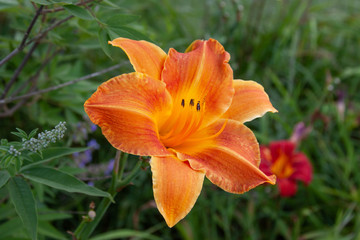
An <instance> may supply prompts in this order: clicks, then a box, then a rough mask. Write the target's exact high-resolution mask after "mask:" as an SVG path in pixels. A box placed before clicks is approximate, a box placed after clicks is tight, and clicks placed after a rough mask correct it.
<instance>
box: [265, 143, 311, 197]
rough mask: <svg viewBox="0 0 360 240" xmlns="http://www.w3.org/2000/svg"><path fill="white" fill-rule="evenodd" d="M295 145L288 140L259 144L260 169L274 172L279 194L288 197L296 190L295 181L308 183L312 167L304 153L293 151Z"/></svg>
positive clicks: (268, 172)
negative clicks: (267, 144)
mask: <svg viewBox="0 0 360 240" xmlns="http://www.w3.org/2000/svg"><path fill="white" fill-rule="evenodd" d="M295 147H296V145H295V144H294V143H293V142H291V141H288V140H283V141H276V142H272V143H270V145H269V146H268V147H267V146H261V147H260V152H261V164H260V169H261V170H262V171H263V172H264V173H265V174H267V175H271V174H275V175H276V177H277V184H278V187H279V190H280V195H281V196H283V197H290V196H293V195H295V193H296V191H297V185H296V181H297V180H300V181H303V182H304V183H305V184H306V185H308V184H309V183H310V182H311V180H312V167H311V163H310V161H309V159H308V158H307V157H306V155H305V154H303V153H301V152H296V151H295Z"/></svg>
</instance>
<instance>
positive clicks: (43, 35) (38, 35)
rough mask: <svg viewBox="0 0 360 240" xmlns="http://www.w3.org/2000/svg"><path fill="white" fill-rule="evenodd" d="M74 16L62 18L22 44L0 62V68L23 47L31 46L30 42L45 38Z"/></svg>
mask: <svg viewBox="0 0 360 240" xmlns="http://www.w3.org/2000/svg"><path fill="white" fill-rule="evenodd" d="M73 17H74V16H72V15H71V16H68V17H66V18H64V19H63V20H60V21H57V22H56V23H54V24H53V25H51V26H50V27H48V28H47V29H45V30H44V31H42V32H40V33H39V34H37V35H36V36H35V37H34V38H32V39H30V40H29V41H27V42H26V43H24V46H22V47H21V48H20V47H17V48H15V49H14V50H13V51H12V52H11V53H10V54H9V55H7V56H6V57H5V58H4V59H3V60H1V61H0V66H1V65H3V64H4V63H6V62H7V61H9V60H10V59H11V58H13V57H14V56H15V55H16V54H18V53H19V52H20V51H21V50H22V49H23V48H24V47H26V46H28V45H29V44H31V43H32V42H35V41H38V40H40V39H41V38H43V37H45V36H46V34H47V33H48V32H49V31H51V30H53V29H54V28H56V27H57V26H59V25H60V24H62V23H64V22H66V21H68V20H69V19H71V18H73Z"/></svg>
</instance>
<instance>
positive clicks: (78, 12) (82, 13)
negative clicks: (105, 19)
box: [63, 4, 94, 20]
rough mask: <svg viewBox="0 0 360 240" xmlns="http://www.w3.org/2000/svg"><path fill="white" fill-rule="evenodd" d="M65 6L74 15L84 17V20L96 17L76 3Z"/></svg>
mask: <svg viewBox="0 0 360 240" xmlns="http://www.w3.org/2000/svg"><path fill="white" fill-rule="evenodd" d="M63 8H65V9H66V10H67V11H69V12H70V13H71V14H72V15H74V16H75V17H78V18H81V19H84V20H92V19H94V18H93V16H91V14H90V13H89V12H88V11H87V10H85V9H84V8H81V7H78V6H75V5H71V4H69V5H64V6H63Z"/></svg>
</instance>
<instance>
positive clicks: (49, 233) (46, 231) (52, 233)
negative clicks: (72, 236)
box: [39, 221, 67, 240]
mask: <svg viewBox="0 0 360 240" xmlns="http://www.w3.org/2000/svg"><path fill="white" fill-rule="evenodd" d="M39 233H40V234H41V235H44V236H46V237H49V239H59V240H61V239H64V240H66V239H67V238H66V237H65V236H64V235H63V234H62V233H61V232H60V231H59V230H57V229H56V228H55V227H54V226H53V225H51V224H50V223H48V222H42V221H39Z"/></svg>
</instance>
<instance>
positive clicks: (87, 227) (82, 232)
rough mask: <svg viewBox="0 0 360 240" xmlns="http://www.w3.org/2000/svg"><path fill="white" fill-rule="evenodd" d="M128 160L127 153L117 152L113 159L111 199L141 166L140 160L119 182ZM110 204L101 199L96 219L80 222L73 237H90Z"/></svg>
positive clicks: (82, 238) (80, 238) (107, 200)
mask: <svg viewBox="0 0 360 240" xmlns="http://www.w3.org/2000/svg"><path fill="white" fill-rule="evenodd" d="M127 158H128V154H127V153H122V152H120V151H118V152H117V153H116V157H115V163H114V170H113V174H112V179H111V185H110V189H109V190H108V192H109V193H110V194H111V196H112V197H113V198H115V196H116V194H117V193H118V192H117V189H118V188H120V187H123V186H125V185H127V184H128V183H129V182H130V181H131V180H132V179H133V178H134V177H135V176H136V174H137V173H138V172H139V170H140V167H141V165H142V160H140V161H139V162H138V163H137V164H136V165H135V167H134V168H133V169H132V171H131V172H130V174H129V175H128V176H127V177H126V178H125V179H124V180H121V178H122V175H123V173H124V168H125V165H126V161H127ZM110 204H111V200H110V199H109V198H103V199H102V201H101V202H100V204H99V206H98V207H97V208H96V217H95V219H94V220H93V221H92V222H86V221H85V222H84V220H83V222H84V223H83V222H81V224H80V225H79V227H78V228H77V229H76V231H75V233H74V235H75V237H76V238H77V239H79V240H84V239H88V238H89V237H90V235H91V234H92V233H93V231H94V230H95V228H96V227H97V225H98V224H99V223H100V221H101V219H102V218H103V217H104V215H105V213H106V211H107V209H108V208H109V206H110Z"/></svg>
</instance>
